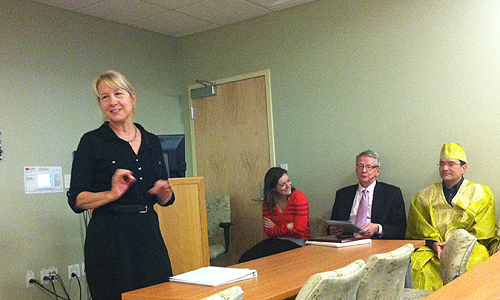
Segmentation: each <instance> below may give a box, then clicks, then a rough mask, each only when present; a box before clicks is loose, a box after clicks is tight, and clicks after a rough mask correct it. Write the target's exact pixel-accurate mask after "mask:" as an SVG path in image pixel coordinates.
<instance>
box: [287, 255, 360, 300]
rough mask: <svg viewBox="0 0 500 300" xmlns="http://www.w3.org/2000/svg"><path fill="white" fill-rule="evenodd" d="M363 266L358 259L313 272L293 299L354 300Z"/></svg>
mask: <svg viewBox="0 0 500 300" xmlns="http://www.w3.org/2000/svg"><path fill="white" fill-rule="evenodd" d="M365 268H366V264H365V262H364V261H363V260H361V259H358V260H356V261H355V262H353V263H351V264H349V265H347V266H345V267H343V268H340V269H337V270H334V271H329V272H323V273H318V274H314V275H313V276H311V277H310V278H309V279H308V280H307V282H306V283H305V284H304V286H303V287H302V288H301V289H300V291H299V293H298V295H297V297H296V298H295V300H326V299H345V300H354V299H356V291H357V290H358V286H359V281H360V280H361V277H362V276H363V274H364V272H365Z"/></svg>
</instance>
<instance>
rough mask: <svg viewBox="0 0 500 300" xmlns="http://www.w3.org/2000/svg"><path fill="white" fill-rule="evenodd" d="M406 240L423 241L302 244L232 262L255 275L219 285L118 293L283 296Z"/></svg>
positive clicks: (127, 297)
mask: <svg viewBox="0 0 500 300" xmlns="http://www.w3.org/2000/svg"><path fill="white" fill-rule="evenodd" d="M407 243H411V244H413V245H414V246H415V247H420V246H422V245H424V241H417V240H373V242H372V243H371V244H364V245H356V246H349V247H342V248H334V247H326V246H314V245H310V246H306V247H301V248H299V249H294V250H291V251H287V252H284V253H279V254H275V255H272V256H268V257H264V258H260V259H256V260H253V261H249V262H245V263H241V264H237V265H234V266H232V267H236V268H250V269H255V270H257V274H258V276H257V277H255V278H252V279H247V280H243V281H238V282H235V283H231V284H226V285H223V286H217V287H210V286H202V285H195V284H187V283H177V282H166V283H162V284H158V285H154V286H150V287H147V288H143V289H139V290H135V291H131V292H128V293H125V294H123V295H122V299H123V300H139V299H140V300H161V299H179V300H180V299H183V300H186V299H197V300H198V299H202V298H204V297H208V296H210V295H212V294H215V293H217V292H219V291H222V290H224V289H227V288H229V287H231V286H235V285H238V286H240V287H241V288H242V289H243V291H244V292H245V298H246V299H279V300H281V299H285V298H287V297H291V296H293V295H296V294H297V293H298V292H299V291H300V289H301V288H302V286H303V285H304V283H305V282H306V281H307V279H309V277H311V276H312V275H314V274H316V273H320V272H326V271H331V270H335V269H338V268H342V267H344V266H346V265H348V264H350V263H352V262H353V261H355V260H357V259H367V258H368V257H369V256H370V255H372V254H377V253H385V252H389V251H392V250H394V249H396V248H399V247H401V246H403V245H405V244H407Z"/></svg>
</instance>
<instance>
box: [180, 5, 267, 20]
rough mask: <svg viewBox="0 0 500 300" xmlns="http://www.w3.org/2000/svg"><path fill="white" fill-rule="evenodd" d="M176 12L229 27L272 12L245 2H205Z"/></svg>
mask: <svg viewBox="0 0 500 300" xmlns="http://www.w3.org/2000/svg"><path fill="white" fill-rule="evenodd" d="M176 10H177V11H179V12H182V13H185V14H187V15H190V16H193V17H197V18H200V19H203V20H207V21H209V22H212V23H216V24H219V25H228V24H231V23H235V22H238V21H241V20H245V19H250V18H253V17H257V16H260V15H264V14H267V13H270V12H271V11H270V10H268V9H265V8H263V7H261V6H258V5H256V4H253V3H250V2H248V1H243V0H205V1H203V2H200V3H197V4H196V5H188V6H184V7H181V8H178V9H176Z"/></svg>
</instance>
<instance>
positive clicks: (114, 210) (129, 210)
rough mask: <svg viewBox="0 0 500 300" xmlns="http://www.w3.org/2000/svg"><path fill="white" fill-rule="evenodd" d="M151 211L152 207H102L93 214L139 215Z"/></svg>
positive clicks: (137, 205)
mask: <svg viewBox="0 0 500 300" xmlns="http://www.w3.org/2000/svg"><path fill="white" fill-rule="evenodd" d="M152 210H153V205H151V204H148V205H140V204H136V205H111V206H109V207H102V208H99V209H96V210H95V211H94V213H114V214H130V213H139V214H145V213H147V212H149V211H152Z"/></svg>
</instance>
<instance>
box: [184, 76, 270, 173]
mask: <svg viewBox="0 0 500 300" xmlns="http://www.w3.org/2000/svg"><path fill="white" fill-rule="evenodd" d="M260 76H264V81H265V83H266V102H267V133H268V137H269V165H270V166H271V167H273V166H275V165H276V153H275V149H274V127H273V106H272V97H271V71H270V70H269V69H266V70H260V71H256V72H252V73H247V74H242V75H236V76H232V77H228V78H222V79H217V80H214V82H215V85H218V84H224V83H229V82H234V81H240V80H245V79H250V78H255V77H260ZM200 87H203V85H202V84H199V83H196V84H193V85H190V86H188V99H189V127H190V132H191V139H190V140H191V157H192V164H193V176H198V167H197V166H196V142H195V134H194V119H193V99H192V98H191V90H192V89H195V88H200ZM195 117H196V115H195Z"/></svg>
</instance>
